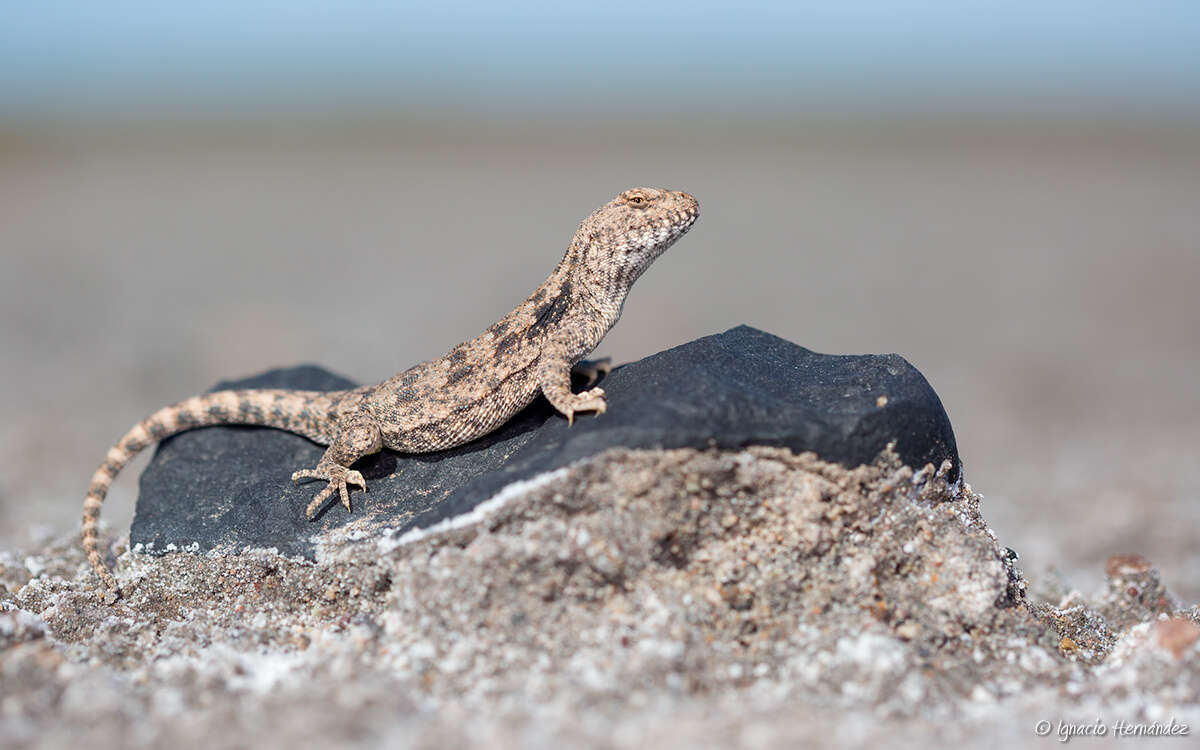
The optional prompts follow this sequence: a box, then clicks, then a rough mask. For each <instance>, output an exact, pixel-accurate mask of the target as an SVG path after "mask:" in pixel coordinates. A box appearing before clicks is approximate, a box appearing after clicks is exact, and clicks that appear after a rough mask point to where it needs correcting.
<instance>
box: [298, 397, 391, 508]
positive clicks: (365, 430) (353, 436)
mask: <svg viewBox="0 0 1200 750" xmlns="http://www.w3.org/2000/svg"><path fill="white" fill-rule="evenodd" d="M382 448H383V436H382V435H381V434H380V432H379V425H378V424H376V423H375V420H374V419H373V418H372V417H371V416H370V415H369V414H367V413H366V412H364V411H359V412H354V413H352V414H349V415H347V416H345V417H343V418H342V420H341V421H340V422H339V424H338V434H337V437H336V438H334V440H333V442H332V443H330V444H329V448H328V449H326V451H325V455H323V456H321V460H320V461H319V462H318V463H317V468H315V469H303V470H301V471H297V472H296V473H295V474H292V481H293V482H298V481H300V480H302V479H324V480H326V481H328V482H329V484H328V485H327V486H326V487H325V489H323V490H321V491H320V492H318V493H317V496H316V497H314V498H313V501H312V502H311V503H309V504H308V508H307V509H306V510H305V511H304V515H305V516H306V517H307V518H308V520H310V521H311V520H312V519H313V516H315V515H316V513H317V510H318V509H320V507H321V504H322V503H324V502H325V501H326V500H327V499H328V498H329V496H330V495H332V494H333V493H334V492H336V493H338V495H339V496H341V499H342V505H344V506H346V510H350V489H349V485H355V486H357V487H361V488H362V489H363V491H366V489H367V483H366V480H364V479H363V476H362V474H360V473H359V472H357V471H355V470H353V469H351V468H350V465H351V464H353V463H354V462H355V461H357V460H358V459H360V458H362V457H363V456H367V455H370V454H372V453H378V452H379V451H380V450H381V449H382Z"/></svg>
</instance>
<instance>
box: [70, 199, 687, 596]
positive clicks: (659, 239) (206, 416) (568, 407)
mask: <svg viewBox="0 0 1200 750" xmlns="http://www.w3.org/2000/svg"><path fill="white" fill-rule="evenodd" d="M699 213H700V206H699V204H698V203H697V202H696V199H695V198H693V197H692V196H690V195H688V194H687V193H683V192H679V191H674V190H658V189H653V188H634V189H633V190H627V191H625V192H624V193H621V194H620V195H618V196H617V197H616V198H614V199H612V200H611V201H609V202H608V203H606V204H604V205H603V206H601V207H600V208H598V209H597V210H596V211H595V212H593V213H592V214H591V215H590V216H588V217H587V218H586V219H584V220H583V222H582V223H581V224H580V225H579V230H578V231H577V232H576V233H575V238H574V239H573V240H572V241H571V245H570V247H568V248H567V252H566V254H565V255H564V256H563V258H562V260H561V261H559V264H558V266H556V267H555V269H554V271H553V272H552V273H551V274H550V276H549V277H548V278H547V279H546V280H545V281H544V282H543V283H542V285H541V286H539V287H538V288H537V289H536V290H535V291H534V292H533V294H531V295H530V296H529V297H528V298H527V299H526V300H525V301H524V302H522V303H521V304H520V305H518V306H517V307H516V308H515V309H514V310H513V311H512V312H510V313H509V314H508V315H506V316H504V318H502V319H501V320H500V321H498V322H497V323H496V324H494V325H492V326H491V327H490V328H488V329H487V330H486V331H484V332H483V333H482V334H480V335H479V336H478V337H477V338H474V339H472V340H471V341H467V342H464V343H462V344H459V345H458V346H456V347H454V348H453V349H451V350H450V351H449V352H447V353H446V354H445V355H444V356H442V357H441V358H439V359H435V360H432V361H430V362H424V363H422V364H419V365H417V366H416V367H413V368H411V369H408V370H405V371H404V372H401V373H399V374H397V375H395V376H393V377H391V378H389V379H387V380H385V381H383V382H382V383H379V384H378V385H372V386H363V387H361V388H355V389H354V390H350V391H329V392H320V391H286V390H244V391H218V392H216V393H209V394H205V395H203V396H195V397H192V398H189V399H186V400H184V401H181V402H179V403H177V404H173V405H171V406H167V407H164V408H162V409H159V410H158V411H157V412H155V413H154V414H152V415H150V416H149V417H148V418H147V419H145V420H143V421H142V422H140V423H138V424H137V425H135V426H134V427H133V429H131V430H130V431H129V432H128V433H126V435H125V436H124V437H122V438H121V440H120V441H118V442H117V444H116V445H115V446H114V447H113V448H111V449H110V450H109V452H108V455H107V456H106V458H105V461H104V463H103V464H101V466H100V468H98V469H97V470H96V473H95V474H94V475H93V476H92V482H91V485H90V486H89V488H88V493H87V497H86V498H85V499H84V504H83V547H84V550H85V551H86V552H87V556H88V561H89V562H90V563H91V565H92V568H93V569H94V570H95V571H96V574H97V575H98V576H99V577H100V580H101V581H102V582H103V584H104V586H105V588H106V589H108V591H109V593H110V595H111V597H112V598H115V597H116V596H119V595H120V592H119V590H118V587H117V582H116V579H115V578H113V575H112V573H111V572H109V570H108V569H107V568H106V567H105V565H104V561H103V559H102V558H101V555H100V550H99V546H98V541H97V533H96V530H97V524H98V522H99V517H100V507H101V504H102V503H103V501H104V497H105V495H106V494H107V493H108V488H109V486H110V485H111V484H112V481H113V478H114V477H115V476H116V475H117V473H118V472H119V471H120V470H121V469H122V468H123V467H124V466H125V465H126V464H127V463H128V462H129V460H130V459H132V458H133V456H134V455H136V454H137V453H138V451H140V450H142V449H143V448H145V447H147V446H148V445H151V444H152V443H154V442H156V441H158V440H161V439H163V438H165V437H168V436H170V435H173V434H175V433H177V432H182V431H183V430H188V429H192V428H195V427H203V426H207V425H215V424H250V425H262V426H266V427H275V428H278V429H281V430H287V431H289V432H295V433H298V434H300V435H303V436H305V437H307V438H309V439H310V440H313V441H315V442H317V443H320V444H323V445H328V446H329V448H328V449H327V450H326V451H325V455H324V456H322V457H321V460H320V462H319V463H318V464H317V466H316V468H313V469H304V470H301V471H297V472H295V473H294V474H293V475H292V479H293V480H295V481H299V480H302V479H317V480H320V481H324V482H327V485H326V486H325V487H324V488H323V489H322V490H321V491H320V492H318V493H317V495H316V497H315V498H314V499H313V501H312V503H310V504H309V506H308V509H307V515H308V517H309V518H312V517H313V515H314V514H315V513H316V511H317V510H318V509H319V508H320V507H321V505H322V504H323V503H324V502H325V501H326V500H328V499H329V498H330V497H332V496H333V495H334V494H336V495H337V496H338V498H339V499H340V500H341V502H342V504H343V505H344V506H345V507H346V509H347V510H349V509H350V491H349V488H350V486H352V485H353V486H358V487H364V488H365V486H366V484H365V482H364V480H363V477H362V475H361V474H359V473H358V472H357V471H354V470H353V469H351V468H350V465H351V464H353V463H354V462H355V461H357V460H358V459H359V458H362V457H363V456H366V455H369V454H371V453H375V452H378V451H379V450H381V449H383V448H389V449H391V450H395V451H401V452H405V453H428V452H431V451H438V450H444V449H446V448H453V447H454V446H457V445H462V444H463V443H466V442H469V441H471V440H474V439H475V438H478V437H481V436H483V435H486V434H487V433H489V432H491V431H492V430H494V429H496V428H497V427H499V426H500V425H502V424H504V422H506V421H508V419H509V418H510V417H512V416H513V415H514V414H516V413H517V412H518V411H520V410H521V409H523V408H524V407H525V406H527V405H528V404H529V403H530V402H531V401H533V399H534V398H536V397H537V395H538V394H539V393H542V394H544V395H545V396H546V398H547V400H549V401H550V403H551V404H552V405H553V406H554V408H555V409H557V410H558V411H559V412H561V413H562V414H563V415H564V416H566V418H567V420H568V421H569V422H570V421H573V420H574V418H575V414H576V413H579V412H588V411H591V412H595V413H597V414H603V413H604V410H605V409H606V402H605V396H604V391H603V390H602V389H600V388H589V389H588V390H585V391H583V392H582V393H573V392H572V391H571V369H572V367H573V366H574V365H575V364H576V363H578V362H579V361H580V360H581V359H583V357H584V356H586V355H587V354H588V353H589V352H590V351H592V349H594V348H595V347H596V345H597V344H599V343H600V340H601V339H602V338H603V337H604V335H605V334H606V333H608V331H609V329H611V328H612V327H613V325H614V324H615V323H616V322H617V319H618V318H619V317H620V315H621V307H622V306H623V305H624V303H625V296H626V295H627V294H628V293H629V289H630V287H631V286H632V285H633V283H634V282H635V281H637V279H638V277H639V276H641V275H642V273H643V272H644V271H645V270H646V269H647V268H648V267H649V266H650V264H651V263H652V262H654V259H655V258H657V257H658V256H659V255H661V254H662V252H663V251H664V250H666V249H667V248H668V247H670V245H671V244H672V243H673V242H675V240H677V239H679V237H680V236H682V235H683V233H684V232H686V231H687V230H688V229H690V228H691V226H692V224H693V223H695V221H696V218H697V217H698V216H699Z"/></svg>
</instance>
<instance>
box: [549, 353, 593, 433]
mask: <svg viewBox="0 0 1200 750" xmlns="http://www.w3.org/2000/svg"><path fill="white" fill-rule="evenodd" d="M537 377H538V386H539V387H540V388H541V389H542V393H543V394H545V396H546V400H547V401H549V402H550V404H551V405H552V406H553V407H554V408H555V409H558V410H559V411H560V412H561V413H562V415H563V416H564V417H566V418H567V424H574V423H575V412H579V411H594V412H596V414H597V415H599V414H603V413H604V411H605V409H607V408H608V404H607V401H606V400H605V396H604V389H602V388H590V389H588V390H586V391H583V392H582V393H572V392H571V360H570V359H569V358H568V356H567V347H566V345H565V344H563V343H561V342H550V343H548V344H546V345H545V346H544V347H543V348H542V354H541V358H540V359H539V361H538V371H537Z"/></svg>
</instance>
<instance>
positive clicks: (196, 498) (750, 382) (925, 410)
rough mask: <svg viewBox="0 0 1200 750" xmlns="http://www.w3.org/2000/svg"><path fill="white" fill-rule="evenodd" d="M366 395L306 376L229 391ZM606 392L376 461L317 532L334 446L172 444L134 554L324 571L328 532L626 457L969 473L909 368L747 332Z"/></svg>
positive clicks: (228, 431) (153, 480)
mask: <svg viewBox="0 0 1200 750" xmlns="http://www.w3.org/2000/svg"><path fill="white" fill-rule="evenodd" d="M352 385H353V383H351V382H350V381H348V380H346V379H345V378H341V377H338V376H336V375H333V374H331V373H329V372H327V371H325V370H322V369H320V368H317V367H311V366H305V367H296V368H291V369H284V370H272V371H271V372H267V373H264V374H262V375H258V376H256V377H253V378H247V379H245V380H238V381H229V382H222V383H219V384H218V385H217V386H216V388H217V389H222V388H231V387H237V388H266V387H270V388H280V387H282V388H300V389H336V388H345V387H349V386H352ZM603 386H604V390H605V391H606V392H607V394H608V404H609V411H608V413H606V414H604V415H602V416H600V417H592V416H590V415H584V416H581V417H580V418H579V419H578V420H577V421H576V423H575V426H574V427H571V428H569V429H568V427H567V423H566V420H565V419H562V418H561V417H559V416H557V415H556V414H555V413H554V410H553V409H552V408H551V407H550V405H549V404H548V403H547V402H546V401H545V400H544V399H540V398H539V399H538V400H537V401H535V402H534V403H533V404H532V405H530V406H529V407H528V408H527V409H525V410H524V411H522V412H521V413H520V414H518V415H517V416H516V417H515V418H513V419H512V420H511V421H510V422H509V423H508V424H506V425H505V426H504V427H503V428H501V429H500V430H498V431H497V432H495V433H493V434H491V435H489V436H487V437H485V438H483V439H481V440H477V441H475V442H473V443H471V444H469V445H465V446H462V447H460V448H456V449H454V450H449V451H443V452H440V453H435V454H428V455H402V454H394V453H390V452H386V451H385V452H384V453H382V454H380V455H377V456H372V457H368V458H366V459H364V460H363V461H361V462H360V463H359V464H357V465H356V468H359V469H360V470H361V471H362V473H363V476H364V477H365V478H366V479H367V484H368V487H369V492H367V493H361V492H357V491H356V492H355V493H354V494H353V496H352V503H353V504H354V512H353V514H347V513H346V511H345V509H343V508H342V507H341V506H340V505H338V504H337V503H333V504H330V505H328V506H326V508H325V510H324V511H323V512H322V513H321V514H320V515H319V516H318V517H317V519H316V520H314V521H311V522H310V521H307V520H305V518H304V508H305V506H306V505H307V504H308V502H309V500H310V499H311V497H312V495H313V494H314V493H315V492H316V491H317V490H319V489H320V487H321V485H320V484H319V483H316V482H313V483H309V484H303V485H295V484H293V483H292V482H291V481H290V476H291V473H292V472H293V471H295V470H296V469H299V468H309V467H312V466H315V465H316V463H317V460H318V459H319V458H320V457H321V453H322V451H323V448H322V447H321V446H318V445H315V444H313V443H311V442H309V441H308V440H306V439H304V438H302V437H299V436H296V435H292V434H290V433H286V432H281V431H279V430H272V429H266V428H259V427H208V428H204V429H199V430H192V431H191V432H187V433H183V434H181V435H177V436H175V437H173V438H170V439H168V440H166V441H164V442H163V443H162V445H161V446H159V448H158V451H157V453H156V454H155V456H154V459H153V461H152V462H151V463H150V465H149V466H148V467H147V468H146V470H145V472H144V473H143V474H142V478H141V493H140V495H139V497H138V503H137V511H136V514H135V516H134V520H133V529H132V531H131V541H132V543H133V544H135V545H137V544H141V545H142V550H143V551H149V552H164V551H166V550H167V549H168V545H174V546H175V547H176V548H190V549H195V550H198V551H207V550H210V549H214V548H222V549H241V548H243V547H267V548H269V547H275V548H277V549H278V550H279V551H280V552H281V553H284V554H287V555H301V556H306V557H311V556H312V555H313V553H314V547H313V541H312V538H313V536H314V535H316V534H319V533H320V532H322V531H326V530H333V529H336V528H337V527H340V526H342V525H344V524H347V523H349V522H351V521H354V522H356V523H362V524H365V527H372V526H374V527H377V528H381V529H382V528H390V529H394V530H396V531H395V532H394V533H403V532H404V531H406V530H408V529H411V528H425V527H427V526H430V525H432V524H434V523H436V522H438V521H441V520H443V519H446V518H449V517H452V516H455V515H458V514H460V513H464V512H467V511H469V510H471V509H472V508H474V507H475V506H476V505H478V504H479V503H480V502H482V501H483V500H486V499H487V498H489V497H491V496H492V495H494V494H495V493H496V492H497V491H499V490H500V489H501V488H503V487H504V486H506V485H508V484H510V483H512V482H515V481H518V480H522V479H528V478H530V477H533V476H535V475H537V474H540V473H542V472H545V471H551V470H553V469H556V468H559V467H562V466H565V465H567V464H569V463H571V462H574V461H577V460H579V459H582V458H586V457H588V456H592V455H595V454H597V453H599V452H601V451H603V450H606V449H608V448H613V447H627V448H682V447H697V448H704V447H708V446H716V447H721V448H737V447H740V446H744V445H770V446H784V447H788V448H791V449H792V450H793V451H796V452H801V451H814V452H815V453H817V454H818V455H819V456H820V457H821V458H823V459H825V460H827V461H832V462H836V463H839V464H842V465H845V466H851V467H852V466H857V465H860V464H864V463H870V462H871V461H872V460H873V459H874V458H875V456H876V455H878V454H879V452H880V451H881V450H883V448H884V447H885V446H886V445H887V444H888V443H889V442H892V441H895V442H896V450H897V452H898V453H899V455H900V458H901V459H902V460H903V461H904V462H905V463H907V464H909V465H910V466H913V467H915V468H919V467H921V466H923V465H925V464H926V463H933V464H935V465H937V464H940V463H941V462H942V461H943V460H945V459H949V460H950V461H951V462H952V463H953V466H954V470H953V476H954V477H957V475H958V473H959V471H960V464H959V459H958V454H957V449H956V447H955V442H954V433H953V431H952V429H951V427H950V420H949V418H948V417H947V416H946V413H945V411H944V410H943V408H942V404H941V401H940V400H939V399H938V397H937V394H936V393H934V391H933V389H932V388H930V386H929V383H928V382H926V380H925V378H924V377H922V375H921V373H920V372H918V371H917V370H916V369H915V368H914V367H913V366H912V365H910V364H909V363H908V362H907V361H905V360H904V359H903V358H902V357H900V356H899V355H896V354H888V355H862V356H835V355H827V354H816V353H814V352H811V351H809V350H807V349H804V348H803V347H799V346H796V345H795V344H792V343H790V342H788V341H785V340H783V339H780V338H778V337H776V336H772V335H770V334H768V333H764V332H762V331H759V330H757V329H754V328H750V327H748V326H739V327H737V328H734V329H731V330H729V331H726V332H725V333H722V334H718V335H714V336H707V337H705V338H702V339H698V340H696V341H693V342H691V343H688V344H684V345H683V346H678V347H675V348H674V349H668V350H667V351H664V352H660V353H658V354H655V355H654V356H651V357H647V358H646V359H643V360H640V361H638V362H634V363H632V364H629V365H625V366H623V367H620V368H617V369H616V370H614V371H613V372H612V373H611V374H610V375H609V376H608V377H607V378H605V380H604V383H603ZM881 397H885V398H881Z"/></svg>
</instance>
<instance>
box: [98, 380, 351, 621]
mask: <svg viewBox="0 0 1200 750" xmlns="http://www.w3.org/2000/svg"><path fill="white" fill-rule="evenodd" d="M345 393H346V392H345V391H287V390H245V391H216V392H214V393H206V394H204V395H202V396H193V397H192V398H189V399H186V400H184V401H180V402H179V403H177V404H172V405H171V406H164V407H163V408H161V409H159V410H158V411H156V412H154V413H153V414H151V415H150V416H149V417H147V418H146V419H143V420H142V421H141V422H139V423H137V424H136V425H134V426H133V429H131V430H130V431H129V432H127V433H125V436H124V437H122V438H121V439H120V440H118V441H117V444H116V445H114V446H113V447H111V448H109V449H108V455H106V456H105V458H104V463H102V464H100V468H98V469H96V473H95V474H93V475H92V483H91V485H90V486H89V487H88V492H87V497H86V498H84V501H83V550H84V552H86V553H87V559H88V562H89V563H91V565H92V570H94V571H96V575H98V576H99V577H100V580H101V581H102V582H103V583H104V587H105V588H106V589H108V590H109V591H110V592H111V593H112V594H113V595H114V596H117V597H119V596H120V595H121V592H120V589H119V588H118V587H117V580H116V579H115V578H113V575H112V573H111V572H109V570H108V568H107V567H105V565H104V559H103V558H102V557H101V555H100V546H99V540H98V538H97V533H96V532H97V527H98V525H99V522H100V507H101V506H102V505H103V503H104V498H105V496H106V495H107V494H108V488H109V487H110V486H111V485H112V482H113V479H114V478H116V476H117V474H118V473H119V472H120V471H121V469H123V468H125V465H126V464H128V463H129V462H130V461H131V460H132V459H133V457H134V456H136V455H137V454H138V453H139V452H140V451H141V450H142V449H143V448H146V447H147V446H149V445H152V444H154V443H156V442H157V441H159V440H162V439H163V438H167V437H170V436H171V435H174V434H176V433H180V432H183V431H184V430H190V429H192V428H194V427H206V426H209V425H220V424H245V425H261V426H265V427H276V428H279V429H282V430H287V431H289V432H295V433H299V434H301V435H304V436H305V437H307V438H309V439H311V440H314V441H316V442H318V443H325V444H327V443H329V442H330V441H331V440H332V439H333V436H332V435H331V434H330V432H329V431H330V430H331V429H332V419H331V418H330V415H331V413H332V410H333V407H334V405H335V404H336V402H337V400H338V398H339V397H341V396H342V395H344V394H345Z"/></svg>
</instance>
